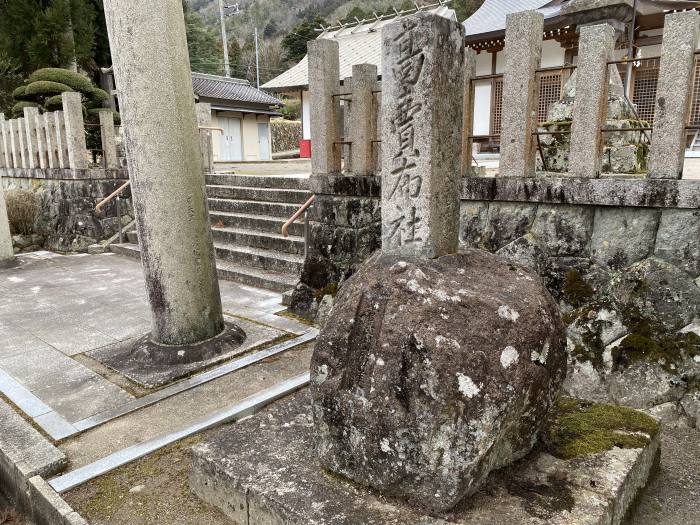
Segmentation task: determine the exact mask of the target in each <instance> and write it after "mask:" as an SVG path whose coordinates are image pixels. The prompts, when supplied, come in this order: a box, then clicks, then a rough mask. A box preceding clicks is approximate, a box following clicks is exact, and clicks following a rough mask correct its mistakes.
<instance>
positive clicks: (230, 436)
mask: <svg viewBox="0 0 700 525" xmlns="http://www.w3.org/2000/svg"><path fill="white" fill-rule="evenodd" d="M313 446H314V443H313V422H312V417H311V408H310V401H309V397H308V394H307V392H300V393H298V394H296V395H294V396H293V397H290V398H289V399H287V400H285V401H282V402H279V403H277V404H275V405H274V406H272V407H271V408H270V409H269V410H268V411H266V412H263V413H261V414H259V415H257V416H255V417H253V418H251V419H248V420H246V421H242V422H239V423H238V424H237V425H236V428H235V431H234V430H232V429H230V428H224V429H222V430H221V431H219V432H218V433H217V434H215V435H213V436H212V437H211V438H209V439H208V440H206V441H204V442H203V443H201V444H199V445H197V446H196V447H195V448H194V450H193V470H192V475H191V478H190V486H191V488H192V490H193V491H194V492H195V493H196V494H197V495H198V496H200V497H201V498H203V499H204V500H205V501H207V502H209V503H211V504H213V505H215V506H216V507H218V508H220V509H221V510H222V511H223V512H225V513H226V514H227V515H228V516H229V517H230V518H232V519H233V520H235V521H236V522H238V523H241V524H244V525H261V524H282V523H284V524H314V525H346V524H347V525H350V524H363V525H371V524H377V525H379V524H383V525H399V524H401V525H403V524H408V523H410V524H416V525H446V524H449V523H458V524H470V525H471V524H473V525H477V524H478V525H488V524H492V525H496V524H498V525H508V524H512V525H515V524H528V525H544V524H548V525H556V524H561V525H564V524H567V525H568V524H590V525H593V524H596V525H598V524H603V523H604V524H615V525H617V524H619V523H620V522H621V520H622V518H623V516H624V514H625V512H626V510H627V509H628V508H629V506H630V504H631V503H632V501H633V499H634V497H635V496H636V495H637V493H638V491H639V489H640V488H641V487H642V486H644V484H645V483H646V480H647V478H648V476H649V473H650V471H651V469H652V466H653V465H654V464H655V461H656V458H657V454H658V450H659V441H658V437H657V438H654V439H653V440H652V441H651V443H650V444H649V445H648V446H647V447H646V448H645V449H613V450H610V451H608V452H604V453H600V454H595V455H590V456H581V457H579V458H576V459H572V460H568V461H564V460H560V459H557V458H554V457H553V456H550V455H549V454H546V453H544V452H533V453H532V454H530V455H529V456H527V457H526V458H525V459H523V460H522V461H520V462H518V463H516V464H515V465H513V466H512V467H509V468H506V469H502V470H500V471H497V472H495V473H492V475H491V476H490V477H489V480H488V482H487V484H486V485H485V486H484V488H482V489H481V490H480V491H479V492H478V493H477V494H475V495H474V496H473V497H472V498H471V499H469V500H468V501H465V502H463V503H460V504H459V505H458V506H457V508H456V509H455V510H454V511H453V512H451V513H450V514H449V515H445V516H442V517H439V518H438V517H431V516H427V515H423V514H421V513H420V512H418V511H416V510H414V509H412V508H409V507H407V506H406V505H405V504H403V503H401V502H399V501H390V500H387V499H385V498H383V497H382V496H381V495H378V494H376V493H373V492H371V491H369V490H367V489H365V488H362V487H359V486H357V485H354V484H352V483H350V482H348V481H345V480H343V479H340V478H338V477H337V476H334V475H330V474H328V473H326V472H324V471H322V470H321V468H320V467H319V465H318V464H317V462H316V460H315V459H314V458H313V456H312V455H311V453H310V452H311V451H312V450H313Z"/></svg>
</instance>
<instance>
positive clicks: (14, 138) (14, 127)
mask: <svg viewBox="0 0 700 525" xmlns="http://www.w3.org/2000/svg"><path fill="white" fill-rule="evenodd" d="M7 132H8V136H9V139H10V152H11V153H12V167H13V168H21V167H22V157H21V155H20V149H19V148H20V143H19V119H12V120H8V121H7Z"/></svg>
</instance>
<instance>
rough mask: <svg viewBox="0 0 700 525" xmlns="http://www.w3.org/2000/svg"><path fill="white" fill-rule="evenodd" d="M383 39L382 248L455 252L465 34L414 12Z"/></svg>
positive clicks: (444, 21)
mask: <svg viewBox="0 0 700 525" xmlns="http://www.w3.org/2000/svg"><path fill="white" fill-rule="evenodd" d="M540 38H541V34H540ZM382 40H383V46H382V103H383V113H384V119H385V122H384V129H383V130H382V251H383V252H384V253H389V254H402V255H410V256H418V257H428V258H434V257H440V256H442V255H447V254H453V253H457V247H458V236H459V198H460V194H459V192H460V183H461V170H460V168H461V158H462V155H461V149H462V125H463V122H462V105H463V103H464V31H463V29H462V27H461V26H459V25H457V24H455V23H454V22H452V21H451V20H448V19H446V18H443V17H441V16H437V15H434V14H430V13H417V14H415V15H413V16H410V17H406V18H403V19H400V20H398V21H396V22H395V23H392V24H389V25H388V26H386V27H385V28H384V29H383V34H382Z"/></svg>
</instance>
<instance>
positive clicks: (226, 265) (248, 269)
mask: <svg viewBox="0 0 700 525" xmlns="http://www.w3.org/2000/svg"><path fill="white" fill-rule="evenodd" d="M109 248H110V250H111V251H112V253H114V254H117V255H123V256H125V257H133V258H135V259H140V258H141V252H140V250H139V248H138V246H136V245H132V244H112V245H110V247H109ZM216 269H217V273H221V272H226V273H233V274H243V275H245V276H247V277H252V278H254V279H256V280H258V281H259V282H263V281H264V282H266V283H267V286H260V287H261V288H267V289H271V290H275V291H278V292H280V293H282V292H284V291H288V290H290V289H293V288H294V287H295V286H296V283H297V282H298V281H299V278H298V276H296V275H295V274H291V273H289V274H286V273H281V272H275V271H272V270H264V269H262V268H255V267H253V266H246V265H241V264H236V263H233V262H231V261H222V260H220V259H217V261H216ZM236 282H238V281H236ZM287 306H288V305H287Z"/></svg>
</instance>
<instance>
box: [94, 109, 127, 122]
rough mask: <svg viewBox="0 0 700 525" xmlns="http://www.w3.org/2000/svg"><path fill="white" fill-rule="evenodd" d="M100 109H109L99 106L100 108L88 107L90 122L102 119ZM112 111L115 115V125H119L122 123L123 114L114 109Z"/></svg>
mask: <svg viewBox="0 0 700 525" xmlns="http://www.w3.org/2000/svg"><path fill="white" fill-rule="evenodd" d="M100 111H109V110H107V109H105V108H99V109H88V110H87V118H88V120H89V121H90V122H99V121H100ZM111 111H112V116H113V117H114V125H115V126H118V125H120V124H121V123H122V119H121V116H120V115H119V113H117V112H116V111H114V110H111Z"/></svg>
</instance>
